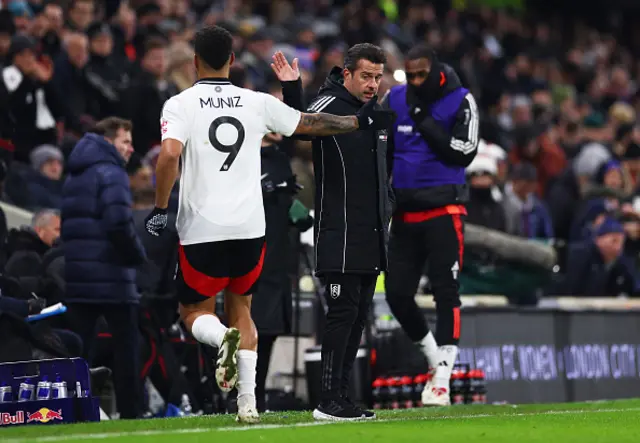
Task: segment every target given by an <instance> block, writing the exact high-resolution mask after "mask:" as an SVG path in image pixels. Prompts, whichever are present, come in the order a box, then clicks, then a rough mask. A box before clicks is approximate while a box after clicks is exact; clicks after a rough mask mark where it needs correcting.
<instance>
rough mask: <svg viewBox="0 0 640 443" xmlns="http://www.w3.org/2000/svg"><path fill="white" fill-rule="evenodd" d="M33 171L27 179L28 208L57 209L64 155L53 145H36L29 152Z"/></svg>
mask: <svg viewBox="0 0 640 443" xmlns="http://www.w3.org/2000/svg"><path fill="white" fill-rule="evenodd" d="M30 159H31V166H33V173H32V175H31V176H30V177H29V179H28V181H27V188H28V191H29V192H28V195H29V204H28V207H29V208H30V209H34V210H37V209H42V208H55V209H59V208H60V204H61V199H62V180H61V179H62V172H63V170H64V156H63V155H62V151H60V149H59V148H57V147H56V146H53V145H42V146H38V147H37V148H36V149H34V150H33V152H31V155H30Z"/></svg>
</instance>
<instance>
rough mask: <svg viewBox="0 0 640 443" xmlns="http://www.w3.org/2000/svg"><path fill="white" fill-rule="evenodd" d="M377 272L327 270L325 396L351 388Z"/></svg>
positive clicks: (324, 353) (323, 383) (323, 367)
mask: <svg viewBox="0 0 640 443" xmlns="http://www.w3.org/2000/svg"><path fill="white" fill-rule="evenodd" d="M377 278H378V274H326V275H325V276H324V278H323V283H324V284H325V286H326V291H325V297H326V299H327V305H328V312H327V319H326V324H325V329H324V335H323V337H322V385H321V386H322V399H323V401H327V400H331V399H334V398H337V397H339V396H341V395H346V394H347V393H348V392H349V383H350V379H351V370H352V368H353V365H354V363H355V359H356V355H357V353H358V348H359V346H360V340H361V339H362V331H363V330H364V327H365V323H366V320H367V315H368V312H369V308H370V306H371V301H372V299H373V293H374V292H375V288H376V280H377Z"/></svg>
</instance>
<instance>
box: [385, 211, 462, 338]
mask: <svg viewBox="0 0 640 443" xmlns="http://www.w3.org/2000/svg"><path fill="white" fill-rule="evenodd" d="M463 248H464V220H463V216H461V215H442V216H439V217H435V218H432V219H429V220H426V221H423V222H419V223H406V222H403V221H400V220H396V219H394V220H393V222H392V223H391V236H390V239H389V266H388V270H387V274H386V276H385V285H386V294H387V303H388V304H389V307H390V308H391V312H392V313H393V315H394V316H395V317H396V319H397V320H398V322H399V323H400V324H401V325H402V328H403V329H404V331H405V332H406V333H407V335H408V336H409V338H411V340H413V341H415V342H417V341H419V340H422V338H424V337H425V336H426V335H427V334H428V333H429V326H428V325H427V321H426V319H425V317H424V315H423V314H422V312H421V311H420V309H419V308H418V305H417V304H416V302H415V298H414V296H415V294H416V291H417V290H418V285H419V283H420V277H422V272H423V270H424V267H425V263H427V264H428V271H427V275H428V277H429V282H430V284H431V290H432V291H433V296H434V300H435V302H436V315H437V321H438V324H437V328H436V334H435V338H436V342H437V343H438V345H439V346H443V345H457V344H458V341H459V338H460V294H459V292H458V290H459V286H460V285H459V283H458V275H459V274H460V270H461V269H462V255H463Z"/></svg>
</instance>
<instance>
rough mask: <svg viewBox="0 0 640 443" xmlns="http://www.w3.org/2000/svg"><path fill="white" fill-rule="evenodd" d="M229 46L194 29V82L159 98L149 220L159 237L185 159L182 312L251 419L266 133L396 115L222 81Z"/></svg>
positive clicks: (216, 31)
mask: <svg viewBox="0 0 640 443" xmlns="http://www.w3.org/2000/svg"><path fill="white" fill-rule="evenodd" d="M231 48H232V36H231V34H229V32H228V31H226V30H225V29H223V28H221V27H217V26H213V27H206V28H204V29H202V30H200V31H199V32H198V33H197V34H196V36H195V53H196V55H195V59H194V61H195V66H196V70H197V72H198V81H197V82H196V84H195V85H194V86H193V87H191V88H189V89H187V90H185V91H183V92H182V93H180V94H179V95H177V96H175V97H172V98H171V99H169V100H167V102H166V103H165V105H164V109H163V111H162V120H161V127H162V150H161V153H160V156H159V158H158V163H157V166H156V207H155V209H154V210H153V211H152V212H151V214H149V216H148V217H147V220H146V228H147V231H148V232H149V233H150V234H152V235H156V236H157V235H160V234H161V232H162V231H163V230H164V229H165V227H166V224H167V206H168V204H169V195H170V193H171V189H172V187H173V185H174V183H175V181H176V178H177V176H178V167H179V163H180V158H182V174H181V176H180V203H179V209H178V218H177V230H178V234H179V237H180V247H179V267H178V268H179V269H178V272H177V276H176V279H177V288H178V297H179V301H180V315H181V318H182V320H183V322H184V323H185V325H186V326H187V328H188V329H189V331H191V333H192V335H193V336H194V337H195V338H196V339H197V340H198V341H199V342H201V343H204V344H208V345H211V346H216V347H218V348H219V354H218V362H217V369H216V381H217V383H218V386H220V389H222V390H223V391H230V390H231V389H233V387H234V386H235V385H236V382H237V384H238V416H237V419H238V421H241V422H245V423H255V422H257V421H258V420H259V417H258V412H257V410H256V399H255V392H254V391H255V376H256V360H257V354H256V348H257V332H256V329H255V325H254V324H253V321H252V319H251V296H250V294H251V293H252V292H253V286H254V284H255V282H256V280H257V279H258V276H259V275H260V272H261V269H262V261H263V258H264V251H265V249H264V235H265V216H264V208H263V202H262V187H261V183H260V175H261V171H260V146H261V140H262V138H263V137H264V135H265V134H267V133H269V132H276V133H280V134H282V135H285V136H291V135H292V134H306V135H320V136H322V135H332V134H342V133H347V132H351V131H355V130H358V129H373V128H378V127H388V126H390V125H391V123H392V122H393V118H394V114H393V112H391V111H388V110H379V109H378V110H376V109H374V107H373V103H375V100H373V101H372V104H371V105H370V106H366V105H365V106H364V107H363V108H362V109H361V110H360V111H359V112H358V114H357V115H350V116H335V115H330V114H322V113H320V114H305V113H300V112H299V111H297V110H294V109H293V108H290V107H289V106H287V105H285V104H284V103H282V102H281V101H279V100H278V99H276V98H274V97H272V96H271V95H267V94H262V93H258V92H254V91H250V90H248V89H243V88H238V87H235V86H233V85H232V84H231V82H230V81H229V79H228V77H229V67H230V66H231V64H232V63H233V62H234V59H235V56H234V54H233V52H232V49H231ZM223 290H224V296H225V299H224V304H225V313H226V316H227V319H228V321H229V324H230V328H227V327H225V326H223V325H222V323H221V322H220V321H219V320H218V318H217V317H216V316H215V315H213V312H214V308H215V298H214V297H215V296H216V294H218V293H219V292H220V291H223Z"/></svg>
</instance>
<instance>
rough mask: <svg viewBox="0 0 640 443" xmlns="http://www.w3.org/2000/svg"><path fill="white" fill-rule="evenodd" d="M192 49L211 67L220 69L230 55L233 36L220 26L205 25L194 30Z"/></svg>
mask: <svg viewBox="0 0 640 443" xmlns="http://www.w3.org/2000/svg"><path fill="white" fill-rule="evenodd" d="M194 49H195V52H196V55H197V56H198V58H199V59H200V60H202V61H203V62H205V63H206V64H207V66H209V67H210V68H211V69H222V67H223V66H224V65H225V64H226V63H227V61H228V60H229V57H231V52H232V50H233V37H232V36H231V33H229V31H227V30H226V29H224V28H223V27H221V26H206V27H204V28H202V29H201V30H199V31H198V32H196V36H195V39H194Z"/></svg>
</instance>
